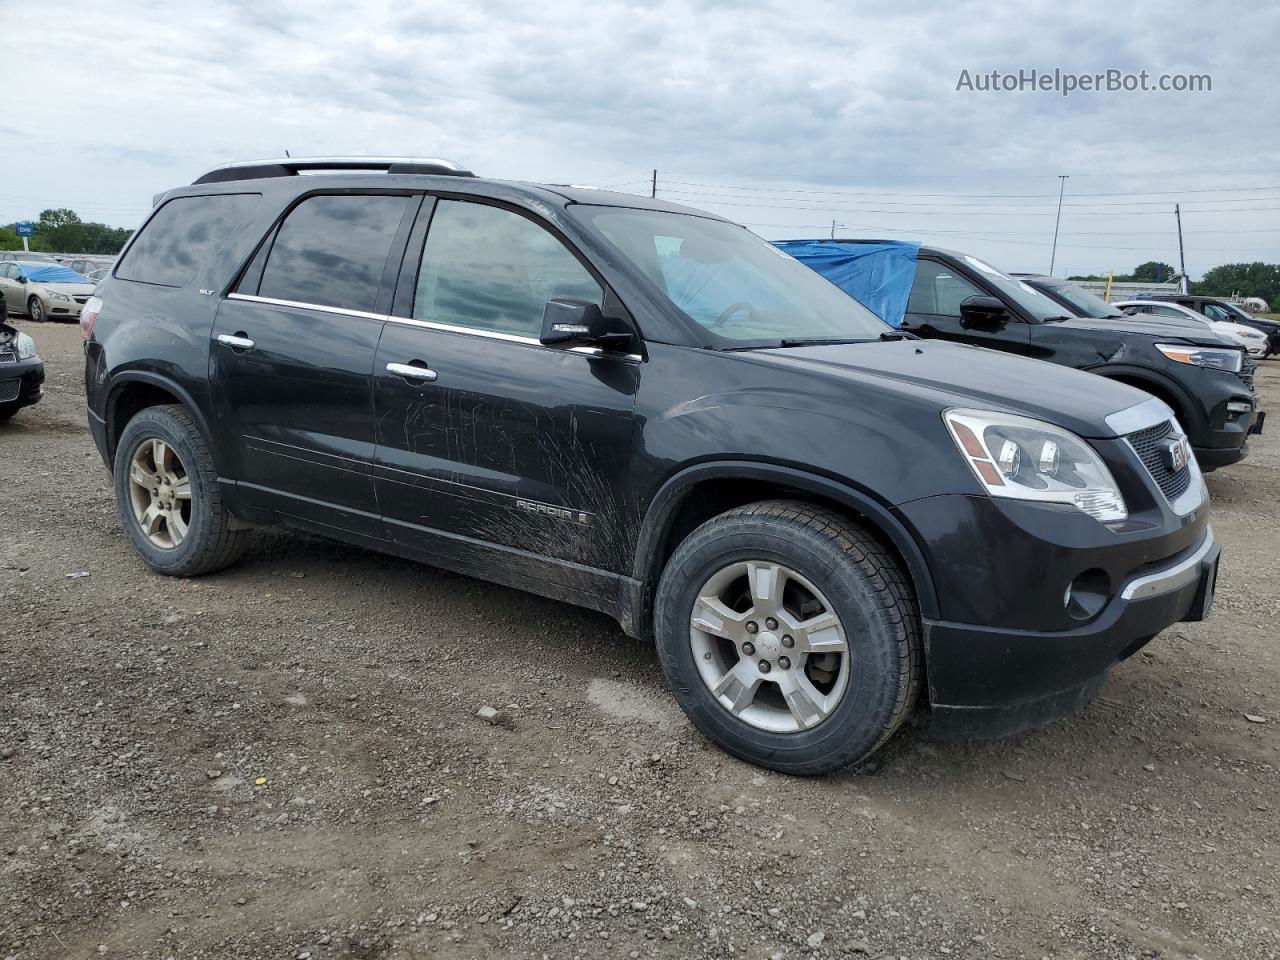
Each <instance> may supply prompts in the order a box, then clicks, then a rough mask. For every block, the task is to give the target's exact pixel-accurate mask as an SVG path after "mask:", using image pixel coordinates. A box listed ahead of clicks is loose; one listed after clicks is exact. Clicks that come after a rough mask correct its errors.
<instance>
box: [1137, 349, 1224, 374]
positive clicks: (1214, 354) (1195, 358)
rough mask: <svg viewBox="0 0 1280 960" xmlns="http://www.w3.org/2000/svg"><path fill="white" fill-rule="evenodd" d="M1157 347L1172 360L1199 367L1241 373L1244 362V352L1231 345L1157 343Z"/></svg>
mask: <svg viewBox="0 0 1280 960" xmlns="http://www.w3.org/2000/svg"><path fill="white" fill-rule="evenodd" d="M1156 349H1157V350H1159V351H1160V352H1161V353H1163V354H1164V355H1165V356H1166V357H1168V358H1169V359H1170V360H1176V361H1177V362H1178V363H1190V364H1193V365H1194V366H1197V367H1211V368H1213V369H1214V370H1229V371H1231V372H1232V373H1239V372H1240V367H1241V366H1242V365H1243V363H1244V352H1243V351H1241V350H1234V349H1231V348H1229V347H1191V346H1184V345H1182V344H1179V343H1157V344H1156Z"/></svg>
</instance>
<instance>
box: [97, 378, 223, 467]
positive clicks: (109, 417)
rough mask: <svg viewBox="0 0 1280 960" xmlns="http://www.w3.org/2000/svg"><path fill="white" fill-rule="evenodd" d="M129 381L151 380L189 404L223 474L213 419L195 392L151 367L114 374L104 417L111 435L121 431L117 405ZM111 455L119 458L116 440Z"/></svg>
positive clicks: (109, 442) (110, 442) (110, 451)
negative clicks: (116, 454) (212, 429)
mask: <svg viewBox="0 0 1280 960" xmlns="http://www.w3.org/2000/svg"><path fill="white" fill-rule="evenodd" d="M129 383H147V384H150V385H152V386H155V387H159V388H160V389H162V390H165V391H167V392H168V393H172V394H173V395H174V396H175V397H177V398H178V402H179V403H181V404H182V405H183V406H184V407H186V409H187V412H188V413H190V414H191V416H192V417H193V418H195V421H196V425H197V426H199V428H200V432H201V433H202V434H204V438H205V441H206V442H207V443H208V444H209V452H210V454H212V456H213V462H214V466H215V467H217V468H218V471H219V474H221V466H220V464H219V463H218V459H219V457H218V450H217V447H216V445H215V444H213V442H212V437H213V434H212V432H211V431H210V430H209V421H208V419H207V418H206V417H205V414H204V410H202V409H201V407H200V405H199V404H198V403H196V402H195V400H194V399H193V398H192V396H191V394H190V393H189V392H187V390H186V388H184V387H182V386H180V385H179V384H178V382H177V381H176V380H173V379H171V378H169V377H166V376H163V375H162V374H158V373H151V372H150V371H147V370H125V371H123V372H121V373H117V374H113V375H112V376H111V378H110V379H109V380H108V381H107V384H106V389H105V392H106V396H107V402H106V410H105V411H104V413H105V417H104V420H105V422H106V425H107V436H108V438H112V437H114V436H115V435H116V434H117V433H118V432H119V431H117V430H116V423H115V418H116V404H117V403H118V402H119V400H120V393H121V392H122V390H123V388H124V387H125V386H126V385H128V384H129ZM108 444H109V450H108V454H109V456H110V457H115V453H116V451H115V441H114V440H111V439H108Z"/></svg>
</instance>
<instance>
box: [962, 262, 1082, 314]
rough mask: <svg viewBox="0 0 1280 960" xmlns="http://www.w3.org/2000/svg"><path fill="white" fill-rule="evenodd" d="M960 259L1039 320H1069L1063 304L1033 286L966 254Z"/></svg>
mask: <svg viewBox="0 0 1280 960" xmlns="http://www.w3.org/2000/svg"><path fill="white" fill-rule="evenodd" d="M960 259H961V260H963V261H964V262H965V263H967V264H968V265H969V266H971V267H972V268H973V269H975V270H977V271H978V272H979V273H981V274H982V275H983V276H984V277H985V278H986V281H987V283H989V284H991V285H992V286H994V287H999V288H1000V292H1001V293H1003V294H1004V295H1005V296H1006V297H1007V298H1008V299H1010V300H1012V301H1013V302H1014V303H1016V304H1017V305H1018V306H1020V307H1021V308H1022V309H1023V310H1025V311H1026V312H1027V313H1029V314H1031V315H1032V316H1033V317H1035V318H1036V319H1037V320H1064V319H1067V311H1066V308H1065V307H1063V306H1062V304H1060V303H1058V302H1057V301H1056V300H1054V299H1052V298H1051V297H1047V296H1045V295H1044V294H1043V293H1041V292H1040V291H1039V290H1037V289H1036V288H1035V287H1033V286H1031V284H1029V283H1026V282H1024V281H1022V280H1019V279H1017V278H1016V277H1011V276H1009V275H1008V274H1007V273H1004V272H1002V271H1000V270H997V269H996V268H995V267H993V266H991V264H989V263H987V262H986V261H983V260H979V259H978V258H977V257H971V256H969V255H968V254H965V255H963V256H962V257H961V258H960Z"/></svg>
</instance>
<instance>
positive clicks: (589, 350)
mask: <svg viewBox="0 0 1280 960" xmlns="http://www.w3.org/2000/svg"><path fill="white" fill-rule="evenodd" d="M227 299H228V300H241V301H243V302H245V303H262V304H266V305H267V306H272V307H295V308H297V309H299V310H314V311H316V312H318V313H332V314H336V315H337V316H341V317H359V318H360V319H362V320H378V321H380V322H388V323H400V324H404V325H406V326H410V327H422V328H424V329H426V330H439V331H440V332H442V333H456V334H461V335H463V336H468V337H483V338H484V339H487V340H505V341H506V342H508V343H518V344H521V345H523V346H526V347H538V348H539V349H541V350H554V351H556V352H557V353H577V354H581V355H585V356H589V357H609V358H611V359H615V360H626V361H627V362H629V363H639V362H641V361H642V360H643V359H644V357H642V356H641V355H640V354H638V353H615V352H613V351H607V350H604V349H602V348H600V347H591V346H578V347H549V346H547V345H546V344H545V343H543V342H542V341H540V340H538V339H537V338H536V337H523V336H520V335H519V334H516V333H499V332H498V331H496V330H477V329H475V328H472V327H460V326H457V325H455V324H452V323H437V322H435V321H434V320H414V319H412V318H410V317H397V316H393V315H391V314H386V313H370V312H369V311H366V310H347V309H346V308H345V307H328V306H324V305H323V304H319V303H304V302H302V301H301V300H280V299H277V298H275V297H259V296H257V295H256V294H249V293H230V294H227Z"/></svg>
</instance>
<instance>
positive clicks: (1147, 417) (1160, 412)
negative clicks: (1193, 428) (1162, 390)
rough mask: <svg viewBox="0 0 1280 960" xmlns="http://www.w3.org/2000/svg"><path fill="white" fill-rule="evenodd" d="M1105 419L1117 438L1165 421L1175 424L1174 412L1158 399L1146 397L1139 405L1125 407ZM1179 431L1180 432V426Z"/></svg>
mask: <svg viewBox="0 0 1280 960" xmlns="http://www.w3.org/2000/svg"><path fill="white" fill-rule="evenodd" d="M1105 419H1106V424H1107V426H1108V427H1110V428H1111V430H1112V432H1113V433H1114V435H1115V436H1117V437H1123V436H1125V435H1126V434H1129V433H1136V432H1137V431H1139V430H1145V429H1147V428H1148V427H1154V426H1157V425H1159V424H1161V423H1164V422H1165V421H1166V420H1174V421H1175V422H1176V418H1175V415H1174V412H1173V411H1172V410H1170V409H1169V405H1168V404H1166V403H1165V402H1164V401H1163V400H1161V399H1160V398H1159V397H1148V398H1147V399H1146V400H1143V401H1142V402H1141V403H1135V404H1134V405H1133V406H1132V407H1125V408H1124V409H1123V410H1117V411H1116V412H1115V413H1111V414H1108V415H1107V416H1106V418H1105ZM1179 431H1180V432H1181V426H1180V425H1179Z"/></svg>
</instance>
